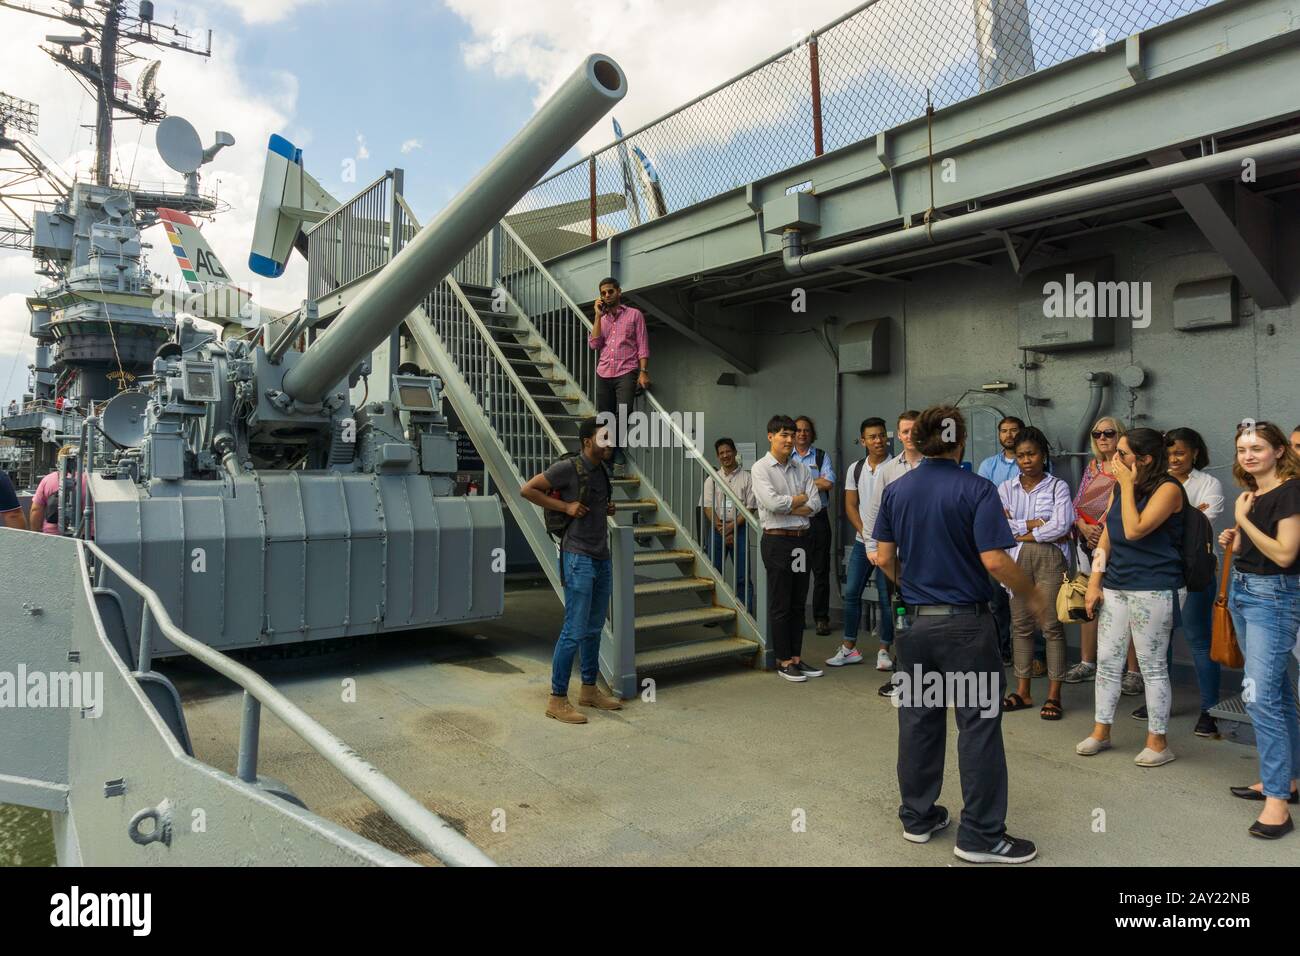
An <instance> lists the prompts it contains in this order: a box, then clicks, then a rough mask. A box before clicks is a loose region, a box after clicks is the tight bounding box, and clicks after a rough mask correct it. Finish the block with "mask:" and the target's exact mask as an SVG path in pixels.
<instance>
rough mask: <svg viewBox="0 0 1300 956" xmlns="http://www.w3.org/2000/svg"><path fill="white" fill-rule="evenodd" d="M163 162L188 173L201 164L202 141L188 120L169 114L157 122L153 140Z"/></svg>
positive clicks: (177, 170)
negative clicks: (156, 130)
mask: <svg viewBox="0 0 1300 956" xmlns="http://www.w3.org/2000/svg"><path fill="white" fill-rule="evenodd" d="M154 142H155V143H156V145H157V147H158V155H159V156H161V157H162V159H163V162H164V163H166V164H167V165H168V166H170V167H171V168H172V169H174V170H176V172H178V173H184V174H185V175H187V176H188V175H189V174H190V173H193V172H197V171H198V168H199V167H200V166H201V165H203V143H202V142H201V141H200V140H199V134H198V133H197V132H195V130H194V127H193V126H192V125H191V124H190V121H189V120H186V119H182V118H181V117H179V116H169V117H167V118H166V119H165V120H163V121H162V122H161V123H159V124H158V133H157V137H156V139H155V140H154Z"/></svg>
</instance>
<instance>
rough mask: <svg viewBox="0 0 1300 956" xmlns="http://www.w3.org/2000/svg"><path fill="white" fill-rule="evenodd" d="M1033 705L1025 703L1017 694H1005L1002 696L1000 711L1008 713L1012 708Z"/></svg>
mask: <svg viewBox="0 0 1300 956" xmlns="http://www.w3.org/2000/svg"><path fill="white" fill-rule="evenodd" d="M1033 706H1034V705H1033V704H1026V703H1025V699H1024V698H1023V697H1021V696H1020V695H1019V694H1007V696H1006V697H1003V698H1002V712H1003V713H1004V714H1009V713H1011V711H1013V710H1025V709H1027V708H1029V707H1033Z"/></svg>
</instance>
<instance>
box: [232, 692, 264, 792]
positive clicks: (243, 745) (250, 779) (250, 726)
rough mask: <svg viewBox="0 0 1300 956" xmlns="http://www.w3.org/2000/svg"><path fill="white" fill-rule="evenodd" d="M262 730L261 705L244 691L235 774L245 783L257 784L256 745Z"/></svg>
mask: <svg viewBox="0 0 1300 956" xmlns="http://www.w3.org/2000/svg"><path fill="white" fill-rule="evenodd" d="M261 729H262V704H261V702H260V701H258V699H257V698H256V697H254V696H253V695H252V694H251V693H249V692H248V691H244V710H243V714H242V716H241V717H240V720H239V764H238V769H237V770H236V774H237V776H238V777H239V779H240V780H243V781H244V782H245V783H257V744H258V737H259V734H260V732H261Z"/></svg>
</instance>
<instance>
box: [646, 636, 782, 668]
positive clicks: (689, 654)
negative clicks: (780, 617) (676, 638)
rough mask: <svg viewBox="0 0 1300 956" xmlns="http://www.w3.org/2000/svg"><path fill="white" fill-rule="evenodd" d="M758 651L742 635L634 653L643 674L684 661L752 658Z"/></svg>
mask: <svg viewBox="0 0 1300 956" xmlns="http://www.w3.org/2000/svg"><path fill="white" fill-rule="evenodd" d="M758 651H759V646H758V644H757V643H756V642H755V641H747V640H745V639H744V638H743V637H729V638H727V637H724V638H718V639H717V640H712V641H696V642H694V643H691V644H673V645H671V646H669V647H656V648H655V649H654V650H650V651H641V652H639V653H638V654H637V655H636V672H637V673H638V674H642V673H647V672H650V671H659V670H667V669H668V668H670V667H680V666H682V665H685V664H704V663H708V662H709V661H723V660H728V659H730V658H735V659H741V658H746V657H752V656H753V655H755V654H757V653H758Z"/></svg>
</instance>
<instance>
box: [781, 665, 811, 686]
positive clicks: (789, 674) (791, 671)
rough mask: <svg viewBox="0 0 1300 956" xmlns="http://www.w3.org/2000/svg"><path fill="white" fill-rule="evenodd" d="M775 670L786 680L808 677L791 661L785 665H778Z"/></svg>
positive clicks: (798, 679)
mask: <svg viewBox="0 0 1300 956" xmlns="http://www.w3.org/2000/svg"><path fill="white" fill-rule="evenodd" d="M776 672H777V673H778V674H780V675H781V676H782V677H784V678H785V679H786V680H792V681H796V682H798V681H805V680H807V679H808V678H807V677H806V676H805V675H804V673H803V671H801V670H799V668H797V667H795V666H794V664H793V663H791V664H786V665H785V667H778V668H777V669H776Z"/></svg>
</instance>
